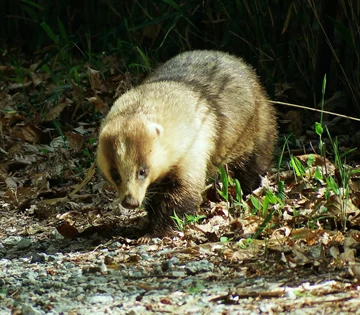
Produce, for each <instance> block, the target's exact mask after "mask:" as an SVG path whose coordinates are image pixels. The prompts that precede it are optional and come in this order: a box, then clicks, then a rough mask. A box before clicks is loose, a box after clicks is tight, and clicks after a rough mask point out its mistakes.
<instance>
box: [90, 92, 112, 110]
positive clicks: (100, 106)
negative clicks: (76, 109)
mask: <svg viewBox="0 0 360 315" xmlns="http://www.w3.org/2000/svg"><path fill="white" fill-rule="evenodd" d="M87 100H88V101H89V102H90V103H91V104H93V105H94V107H95V108H96V109H97V110H98V111H99V112H100V113H102V114H106V113H107V112H108V111H109V105H108V103H106V102H104V101H103V100H102V99H101V98H100V97H98V96H93V97H89V98H88V99H87Z"/></svg>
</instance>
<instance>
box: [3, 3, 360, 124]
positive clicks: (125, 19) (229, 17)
mask: <svg viewBox="0 0 360 315" xmlns="http://www.w3.org/2000/svg"><path fill="white" fill-rule="evenodd" d="M0 20H1V21H2V22H1V24H2V27H1V28H0V38H1V39H0V43H1V46H0V48H1V49H2V52H4V51H14V50H16V51H18V52H19V51H21V52H23V53H25V54H33V53H34V54H36V55H37V56H38V57H39V58H40V59H42V62H43V63H45V62H48V61H49V60H52V59H53V58H57V60H58V61H61V62H64V63H66V62H68V63H69V62H74V59H71V58H67V56H72V58H74V57H76V56H79V57H85V58H86V59H88V61H89V63H90V65H91V61H92V60H93V58H94V56H95V55H97V56H98V55H99V54H101V53H106V54H107V55H117V56H121V57H122V58H123V60H124V68H125V69H128V68H127V67H128V65H129V64H137V65H139V64H141V65H143V67H144V68H146V67H148V66H151V67H155V66H156V64H157V63H158V62H163V61H165V60H166V59H168V58H169V57H171V56H173V55H175V54H177V53H179V52H181V51H184V50H190V49H220V50H224V51H229V52H231V53H233V54H236V55H239V56H242V57H243V58H244V59H245V60H246V61H247V62H248V63H250V64H251V65H253V67H254V68H256V69H257V71H258V74H259V76H260V77H261V80H262V81H263V83H264V84H265V85H266V88H267V91H268V92H269V94H270V96H271V98H273V99H278V100H283V101H288V102H292V103H298V104H303V105H306V106H310V107H319V105H318V104H319V100H320V97H321V86H322V80H323V77H324V75H325V74H326V75H327V87H326V98H331V97H335V96H336V98H337V99H339V101H338V102H337V103H336V104H335V105H333V107H332V108H327V109H328V110H332V111H335V112H338V113H346V114H350V115H352V116H358V117H359V116H360V114H359V113H360V102H359V99H360V98H359V96H360V83H359V82H360V81H359V76H360V72H359V71H358V66H359V60H360V59H359V51H360V35H359V34H360V31H359V29H360V21H359V20H360V1H352V0H331V1H329V0H307V1H303V0H284V1H283V0H255V1H247V0H221V1H219V0H204V1H193V0H176V1H175V0H162V1H153V0H138V1H136V0H133V1H130V0H127V1H114V0H101V1H99V0H92V1H91V0H88V1H84V0H79V1H78V0H76V1H74V0H52V1H46V0H33V1H29V0H22V1H21V0H12V1H2V2H1V4H0ZM325 109H326V108H325Z"/></svg>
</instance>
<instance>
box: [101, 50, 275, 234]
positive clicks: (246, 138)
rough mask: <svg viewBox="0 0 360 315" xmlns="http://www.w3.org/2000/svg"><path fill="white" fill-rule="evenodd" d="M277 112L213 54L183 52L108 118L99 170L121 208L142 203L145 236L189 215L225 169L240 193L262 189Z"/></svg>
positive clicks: (238, 68) (245, 69)
mask: <svg viewBox="0 0 360 315" xmlns="http://www.w3.org/2000/svg"><path fill="white" fill-rule="evenodd" d="M276 134H277V131H276V123H275V112H274V109H273V107H272V106H271V105H270V104H269V102H268V100H267V97H266V94H265V92H264V90H263V88H262V87H261V85H260V83H259V81H258V79H257V77H256V74H255V72H254V71H253V70H252V69H251V68H250V67H249V66H248V65H246V64H245V63H244V62H243V61H242V60H241V59H239V58H236V57H233V56H230V55H228V54H226V53H223V52H218V51H190V52H185V53H182V54H180V55H178V56H176V57H174V58H172V59H170V60H169V61H167V62H166V63H165V64H163V65H162V66H160V67H159V68H158V69H157V70H156V71H155V72H154V73H153V74H152V75H151V76H150V77H149V78H148V79H147V80H146V81H145V82H144V83H143V84H142V85H140V86H138V87H137V88H134V89H132V90H130V91H128V92H126V93H125V94H124V95H122V96H121V97H120V98H119V99H118V100H117V101H116V102H115V104H114V105H113V107H112V108H111V110H110V112H109V114H108V115H107V117H106V118H105V120H104V122H103V124H102V127H101V130H100V135H99V146H98V152H97V163H98V166H99V168H100V170H101V171H102V173H103V174H104V176H105V177H106V178H107V180H108V181H110V182H111V183H112V184H113V185H114V186H115V187H116V188H117V191H118V194H119V199H120V202H121V204H122V206H124V207H126V208H136V207H139V206H140V205H141V204H142V202H143V201H144V206H145V209H146V211H147V213H148V217H149V222H150V225H149V229H150V233H155V234H158V235H163V234H164V232H166V231H169V230H170V229H171V228H172V227H173V222H172V220H171V218H170V216H172V215H174V211H175V212H176V214H177V215H178V216H180V217H182V216H184V215H185V214H192V213H194V211H195V210H196V208H197V207H198V206H199V204H200V202H201V192H202V190H203V188H204V186H205V181H206V178H207V177H208V176H209V175H211V174H213V173H214V172H216V168H217V167H218V166H220V165H222V164H228V166H229V169H230V170H231V171H232V173H233V175H234V176H235V177H236V178H239V180H240V183H241V186H242V188H243V190H244V191H245V192H250V191H251V189H253V188H255V187H256V185H258V184H259V180H260V178H259V174H263V173H264V172H265V171H266V169H267V168H268V166H269V164H270V162H271V159H272V151H273V146H274V142H275V139H276Z"/></svg>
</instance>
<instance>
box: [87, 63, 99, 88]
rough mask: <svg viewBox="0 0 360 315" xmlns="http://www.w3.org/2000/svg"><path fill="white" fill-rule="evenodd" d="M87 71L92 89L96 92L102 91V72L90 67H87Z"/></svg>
mask: <svg viewBox="0 0 360 315" xmlns="http://www.w3.org/2000/svg"><path fill="white" fill-rule="evenodd" d="M87 70H88V76H89V79H90V84H91V87H92V88H93V89H94V90H101V85H102V82H101V78H100V71H98V70H94V69H91V68H90V67H89V66H87Z"/></svg>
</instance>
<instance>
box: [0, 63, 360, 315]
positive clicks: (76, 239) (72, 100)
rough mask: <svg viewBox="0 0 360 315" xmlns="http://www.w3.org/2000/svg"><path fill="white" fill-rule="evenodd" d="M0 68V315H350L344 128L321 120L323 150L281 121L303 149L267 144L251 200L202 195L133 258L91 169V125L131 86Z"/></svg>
mask: <svg viewBox="0 0 360 315" xmlns="http://www.w3.org/2000/svg"><path fill="white" fill-rule="evenodd" d="M2 61H3V65H0V71H1V73H2V78H3V80H1V81H0V137H1V138H0V196H1V199H0V314H72V315H75V314H89V313H93V314H147V313H148V314H158V313H171V314H172V313H177V314H258V313H265V314H288V313H291V314H328V313H332V314H335V313H337V314H340V313H342V314H347V313H359V314H360V307H359V306H360V299H359V280H358V279H359V276H360V263H359V248H360V231H359V223H360V222H359V220H360V209H359V206H360V177H359V170H360V162H359V161H360V151H359V149H356V145H357V144H359V143H360V140H359V139H360V132H359V131H357V129H356V125H355V124H352V123H351V122H349V121H348V120H346V119H344V118H338V117H336V118H333V117H328V116H325V117H324V118H323V121H322V122H321V125H322V126H327V127H328V129H329V130H330V133H331V134H332V135H333V136H334V137H333V138H331V137H329V136H328V134H327V133H324V134H323V135H322V136H321V137H320V136H319V134H318V133H316V131H314V129H313V128H309V127H307V126H305V127H304V126H302V127H301V128H300V127H299V125H298V123H297V125H296V126H295V127H294V126H293V127H290V125H291V123H289V117H291V115H293V114H294V112H291V113H290V114H289V112H288V113H287V114H286V115H279V124H287V128H290V129H291V128H298V129H297V131H299V130H301V131H302V135H299V136H297V137H296V139H295V138H294V137H285V138H286V139H287V141H286V142H285V144H284V141H283V140H282V141H281V140H279V145H278V152H279V153H278V154H277V156H276V158H275V163H274V165H276V166H277V167H275V168H273V169H272V170H271V171H270V172H269V174H267V176H265V177H264V179H263V181H262V185H261V187H259V188H258V189H257V190H255V191H254V192H253V193H252V194H251V195H249V196H247V197H246V198H243V197H239V191H238V190H237V189H236V185H235V183H233V182H232V181H231V180H230V179H229V182H227V183H226V184H225V183H224V182H223V183H222V185H221V184H219V185H218V186H217V188H218V189H219V190H220V191H221V192H220V193H218V191H217V190H216V189H214V188H213V187H209V188H208V190H207V192H206V193H205V194H204V203H203V205H202V207H201V212H200V213H199V216H198V217H192V218H188V220H187V221H186V220H183V221H179V222H178V223H179V225H180V227H181V231H179V232H178V233H176V235H174V237H171V238H170V237H169V238H164V239H152V240H151V241H150V242H149V243H148V244H141V243H139V242H138V240H137V236H139V235H140V233H141V230H142V227H143V226H145V225H146V215H145V214H144V212H143V211H142V210H132V211H128V210H125V209H122V208H120V207H119V206H118V204H117V202H116V193H115V190H114V189H113V188H112V187H111V186H110V185H109V184H108V183H107V182H105V181H104V180H103V178H102V177H101V176H100V175H99V174H98V172H97V170H96V166H95V163H94V160H95V159H94V156H95V152H96V146H97V133H98V128H99V124H100V121H101V118H102V117H103V115H104V114H106V112H107V111H108V109H109V107H110V104H111V103H112V101H113V100H114V99H115V98H116V97H117V96H119V95H121V94H122V93H123V92H124V91H126V90H127V89H129V88H130V87H131V86H133V85H134V84H137V83H138V82H139V81H141V78H142V76H139V75H129V74H125V73H121V72H119V71H117V69H118V68H117V67H114V68H112V65H114V64H115V63H116V60H115V59H113V60H111V63H109V59H106V60H104V62H103V64H102V67H103V68H106V69H107V72H105V71H98V70H94V69H92V68H90V67H89V66H87V67H85V68H84V70H85V71H83V70H79V69H78V70H77V72H76V75H74V74H72V80H70V79H63V80H62V81H61V80H60V79H57V80H55V78H54V73H56V69H52V70H51V71H50V70H49V69H48V70H46V68H44V67H40V68H39V67H38V64H35V63H29V62H27V61H25V60H24V61H23V62H22V63H21V66H20V65H19V64H17V65H16V66H14V65H13V64H12V63H11V62H8V63H7V62H6V61H4V60H2ZM99 68H100V67H99ZM59 71H60V70H59ZM50 72H51V73H50ZM59 82H60V83H59ZM291 121H292V122H293V121H294V120H291ZM282 129H283V128H282ZM324 130H325V128H324ZM295 133H296V132H295ZM335 135H336V137H335ZM321 141H324V142H325V143H326V144H327V147H326V148H327V150H326V151H324V150H323V152H322V153H321V152H320V150H319V149H318V147H319V143H320V142H321ZM283 148H285V149H284V151H282V149H283ZM281 152H282V153H281ZM324 152H325V153H324ZM194 167H196V166H194ZM221 194H223V195H226V194H227V197H226V198H225V199H226V200H221V199H222V198H220V196H219V195H221Z"/></svg>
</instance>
